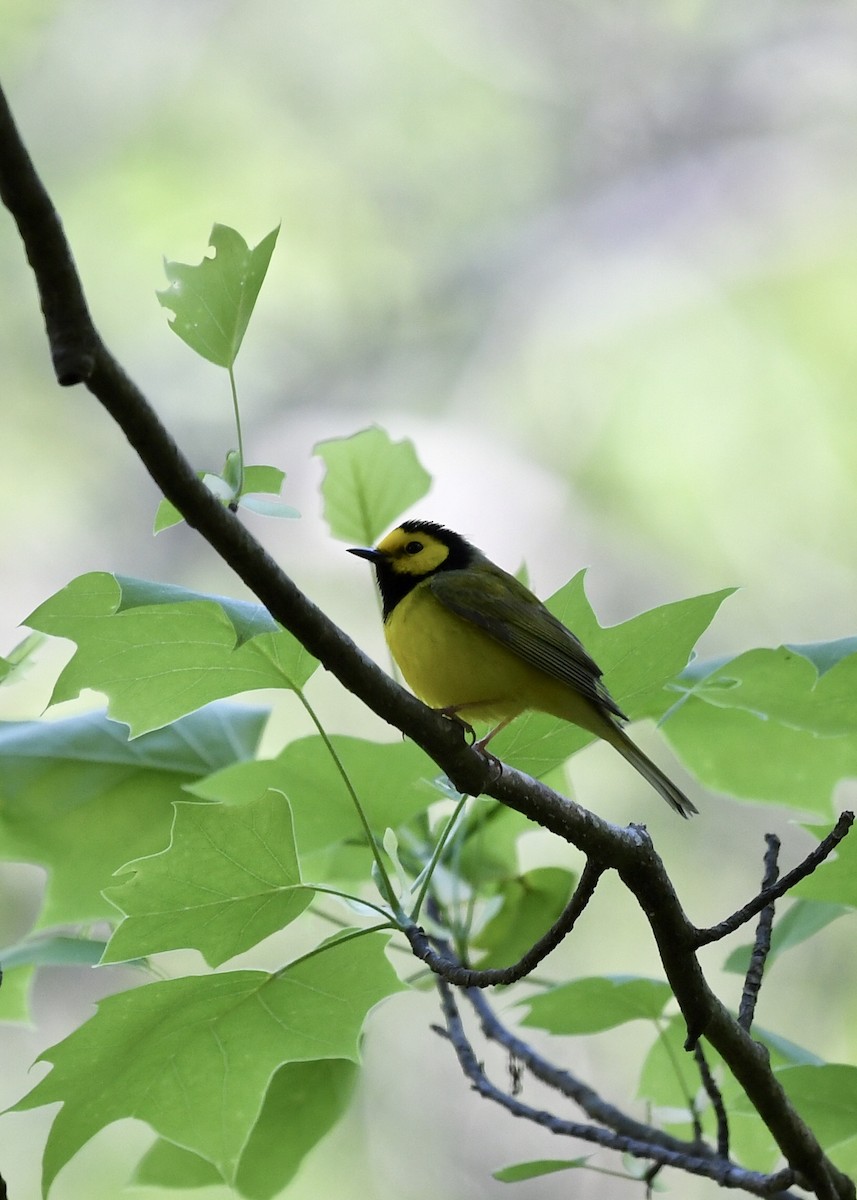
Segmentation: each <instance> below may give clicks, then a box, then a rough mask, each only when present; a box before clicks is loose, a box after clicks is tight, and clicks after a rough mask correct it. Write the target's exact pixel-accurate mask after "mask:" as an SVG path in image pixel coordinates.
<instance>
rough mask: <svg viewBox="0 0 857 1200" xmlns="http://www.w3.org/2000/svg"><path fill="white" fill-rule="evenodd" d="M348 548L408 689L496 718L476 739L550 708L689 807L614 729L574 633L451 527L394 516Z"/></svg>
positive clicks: (595, 673) (619, 718) (614, 711)
mask: <svg viewBox="0 0 857 1200" xmlns="http://www.w3.org/2000/svg"><path fill="white" fill-rule="evenodd" d="M349 553H351V554H357V555H359V557H360V558H366V559H368V560H369V562H371V563H373V564H374V566H375V574H376V576H377V580H378V588H379V590H380V592H381V600H382V603H383V608H384V634H385V636H386V639H387V645H388V646H389V647H390V651H391V653H392V655H393V658H394V659H395V660H396V662H397V663H398V665H399V667H400V669H401V672H402V675H403V676H404V678H405V680H406V681H407V683H408V684H409V686H410V687H411V688H412V690H413V691H414V693H415V694H416V695H417V696H419V698H420V699H421V700H422V701H423V702H424V703H425V704H428V705H430V707H432V708H436V709H439V710H440V711H441V712H443V713H444V714H445V715H446V716H449V717H455V718H457V719H459V720H461V721H462V722H464V723H465V724H467V723H469V722H470V721H491V722H497V724H496V725H495V727H494V728H493V729H492V730H491V731H490V732H489V733H488V734H487V736H486V737H484V738H482V739H481V740H480V741H479V742H477V743H476V746H477V748H478V749H479V750H481V751H483V752H485V747H486V746H487V745H488V743H489V742H490V740H491V738H493V737H494V736H495V735H496V734H497V733H499V732H500V730H501V729H503V728H505V726H506V725H508V724H509V722H510V721H513V720H514V719H515V717H517V716H519V715H520V714H521V713H522V712H526V711H527V710H530V709H534V710H536V711H537V712H544V713H550V714H551V716H554V717H561V718H562V719H563V720H565V721H570V722H571V723H572V724H574V725H579V726H580V727H581V728H582V729H586V730H588V731H589V732H590V733H594V734H596V735H597V736H598V737H600V738H603V739H604V741H605V742H609V743H610V745H611V746H613V747H615V749H616V750H618V751H619V753H620V754H621V755H622V757H623V758H626V759H627V760H628V762H629V763H631V765H632V766H633V767H635V768H636V769H637V770H638V771H639V772H640V774H641V775H642V776H643V778H644V779H645V780H647V781H648V782H649V783H650V784H651V785H652V787H653V788H654V789H655V790H656V791H657V792H658V793H659V795H661V796H663V798H664V800H666V802H667V804H668V805H669V806H670V808H672V809H674V810H675V812H677V813H679V814H680V815H681V816H682V817H689V816H690V815H691V813H695V812H697V811H698V810H697V809H696V808H695V807H694V805H693V804H692V803H691V801H690V800H688V798H687V796H685V795H684V793H683V792H682V791H681V790H680V789H679V788H677V787H676V785H675V784H674V783H673V782H672V780H670V779H668V778H667V776H666V775H665V774H664V773H663V771H662V770H661V769H660V767H657V766H656V765H655V764H654V763H653V762H652V761H651V759H649V758H647V757H646V755H645V754H644V753H643V752H642V750H640V749H639V748H638V747H637V746H635V745H634V743H633V742H632V741H631V739H630V738H629V737H628V735H627V734H626V733H625V732H624V730H623V729H622V724H624V722H625V721H627V717H626V716H625V714H624V713H623V712H622V710H621V709H620V708H619V706H618V705H617V704H616V702H615V700H614V699H613V697H612V696H611V695H610V693H609V692H608V691H607V688H606V687H605V686H604V684H603V683H602V682H601V671H600V670H599V669H598V667H597V666H596V664H595V663H594V662H593V660H592V659H591V658H590V657H589V655H588V654H587V653H586V651H585V650H584V648H583V646H582V645H581V643H580V642H579V641H578V639H577V638H576V637H575V636H574V634H573V633H571V631H570V630H568V629H566V627H565V626H564V625H563V624H562V622H561V621H558V620H557V619H556V617H554V616H553V614H552V613H550V612H549V611H548V609H546V608H545V606H544V605H543V604H542V602H541V601H540V600H539V599H537V597H536V596H534V595H533V593H532V592H531V591H530V590H529V588H526V587H524V585H523V584H522V583H520V582H519V581H518V580H517V579H515V577H514V576H513V575H509V574H508V573H507V572H506V571H504V570H502V569H501V568H500V567H498V566H495V564H494V563H492V562H491V561H490V560H489V559H487V558H486V557H485V555H484V554H483V553H482V552H481V551H480V550H477V549H476V547H475V546H471V544H470V543H469V542H468V541H466V540H465V539H464V538H463V537H461V536H460V534H457V533H453V532H452V530H451V529H445V528H444V527H443V526H442V525H436V524H435V523H434V522H433V521H405V522H404V523H403V524H402V525H400V526H399V528H398V529H394V530H393V532H392V533H390V534H388V535H387V536H386V537H385V538H384V539H383V541H381V542H379V543H378V545H377V546H375V547H374V548H371V547H364V546H356V547H352V548H351V549H350V550H349Z"/></svg>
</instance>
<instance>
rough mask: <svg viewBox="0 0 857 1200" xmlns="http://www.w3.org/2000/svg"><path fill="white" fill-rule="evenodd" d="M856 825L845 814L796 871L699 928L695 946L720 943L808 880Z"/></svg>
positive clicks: (849, 813)
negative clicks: (716, 921) (710, 923)
mask: <svg viewBox="0 0 857 1200" xmlns="http://www.w3.org/2000/svg"><path fill="white" fill-rule="evenodd" d="M853 824H854V814H853V813H852V812H847V811H846V812H844V813H842V814H841V815H840V817H839V820H838V821H837V822H836V824H835V825H834V826H833V829H831V831H830V833H829V834H828V835H827V837H826V838H824V839H823V840H822V841H820V842H819V843H818V845H817V846H816V847H815V849H814V850H812V851H811V852H810V853H809V854H808V855H807V856H806V858H805V859H804V860H803V862H802V863H799V864H798V866H796V867H795V868H794V870H792V871H789V872H788V874H786V875H784V876H783V877H782V879H780V880H779V882H778V883H775V884H772V885H771V886H770V887H765V888H763V889H762V891H761V892H759V894H758V896H756V897H754V899H752V900H751V901H750V902H749V904H745V905H744V907H743V908H739V909H738V910H737V912H734V913H732V915H731V917H727V918H726V920H725V921H720V923H719V924H717V925H712V926H710V928H708V929H698V930H697V931H696V934H695V936H694V945H695V946H708V945H709V944H710V943H711V942H719V941H720V939H721V938H725V937H727V936H728V935H729V934H730V933H734V932H735V930H736V929H740V928H741V926H742V925H746V923H747V922H748V921H751V920H752V919H753V917H755V916H756V915H757V914H758V913H760V912H761V911H762V909H763V908H765V907H766V906H767V905H768V904H771V903H772V902H773V901H774V900H779V898H780V897H781V896H784V895H785V894H786V892H788V891H790V890H791V889H792V888H793V887H794V886H795V884H796V883H800V881H801V880H802V879H806V877H807V875H811V874H812V873H813V871H814V870H816V868H817V867H820V866H821V864H822V863H823V862H824V860H825V859H826V858H827V857H828V856H829V855H830V854H832V853H833V851H834V850H835V849H836V847H837V846H838V845H839V843H840V842H841V841H842V839H843V838H844V837H845V836H846V835H847V833H848V831H849V830H850V828H851V826H852V825H853Z"/></svg>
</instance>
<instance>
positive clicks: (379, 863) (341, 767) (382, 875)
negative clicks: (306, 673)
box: [296, 689, 406, 921]
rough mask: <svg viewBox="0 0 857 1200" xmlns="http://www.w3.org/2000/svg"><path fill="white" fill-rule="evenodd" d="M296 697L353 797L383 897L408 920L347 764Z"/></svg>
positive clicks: (313, 713) (307, 705) (310, 710)
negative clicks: (346, 767)
mask: <svg viewBox="0 0 857 1200" xmlns="http://www.w3.org/2000/svg"><path fill="white" fill-rule="evenodd" d="M296 695H297V697H298V699H299V700H300V702H301V704H302V705H303V706H304V709H305V710H306V713H307V716H308V717H309V719H310V720H311V721H312V723H313V725H314V726H315V727H316V729H317V730H318V735H319V737H320V738H321V740H322V741H323V742H324V745H325V747H326V749H327V752H328V754H329V755H330V757H331V759H332V761H333V764H334V766H335V767H336V769H337V771H338V772H339V775H340V777H341V779H342V782H343V783H344V784H345V790H346V791H347V792H348V795H349V796H350V797H351V803H352V804H353V805H354V809H355V811H356V813H357V816H358V817H359V819H360V824H361V825H362V826H363V832H364V834H365V835H366V841H367V842H368V843H369V849H370V850H371V851H372V857H373V859H374V860H375V866H376V868H377V870H378V877H379V879H380V882H381V886H380V887H379V891H380V892H381V895H382V896H383V897H384V899H385V900H386V902H387V903H388V904H389V905H390V908H391V909H392V910H393V913H394V914H395V917H396V920H397V921H398V920H401V921H404V920H405V919H406V918H405V916H404V913H402V911H401V908H400V906H399V903H398V901H397V899H396V893H395V891H394V890H393V885H392V883H391V882H390V876H389V875H388V874H387V868H386V867H385V866H384V859H383V857H382V855H381V851H380V849H379V848H378V843H377V842H376V840H375V835H374V833H373V832H372V827H371V826H370V824H369V819H368V817H367V816H366V813H365V811H364V809H363V805H362V804H361V803H360V798H359V797H358V795H357V792H356V790H355V788H354V784H353V783H352V782H351V779H350V777H349V775H348V772H347V771H346V769H345V764H344V763H343V761H342V759H341V758H340V757H339V755H338V754H337V753H336V747H335V746H334V744H333V742H331V740H330V738H329V737H328V735H327V731H326V730H325V728H324V726H323V725H322V723H321V721H320V720H319V719H318V715H317V714H316V711H315V709H314V708H313V706H312V705H311V704H310V702H309V700H307V698H306V696H305V695H304V693H303V691H302V690H300V689H298V690H297V691H296Z"/></svg>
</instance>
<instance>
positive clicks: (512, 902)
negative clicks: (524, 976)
mask: <svg viewBox="0 0 857 1200" xmlns="http://www.w3.org/2000/svg"><path fill="white" fill-rule="evenodd" d="M574 881H575V876H574V875H572V873H571V872H570V871H564V870H563V869H562V868H561V867H536V868H535V869H534V870H532V871H527V872H526V873H525V874H523V875H519V876H518V877H517V878H515V879H510V880H508V881H507V882H506V884H505V885H504V886H503V888H502V889H501V892H500V895H501V897H502V904H501V906H500V909H499V911H498V912H497V913H496V914H495V915H494V916H493V917H492V918H491V920H490V921H489V922H488V923H487V925H485V927H484V928H483V929H482V930H480V932H479V933H478V934H477V935H476V936H474V938H473V939H472V940H473V943H474V944H475V945H476V946H479V947H480V948H481V949H483V950H486V951H487V954H486V955H485V956H484V957H483V958H480V959H479V962H478V966H479V968H480V970H483V969H485V968H486V967H507V966H511V965H512V963H515V962H517V961H518V959H519V958H520V957H521V956H522V955H523V954H525V953H526V952H527V950H529V948H530V947H531V946H532V945H533V943H534V942H536V941H538V939H539V938H540V937H541V936H542V935H543V934H545V933H547V931H548V929H550V927H551V925H552V924H553V923H554V921H556V919H557V918H558V917H559V915H560V913H561V912H562V910H563V909H564V908H565V906H566V904H567V903H568V899H569V896H570V895H571V889H572V887H573V886H574Z"/></svg>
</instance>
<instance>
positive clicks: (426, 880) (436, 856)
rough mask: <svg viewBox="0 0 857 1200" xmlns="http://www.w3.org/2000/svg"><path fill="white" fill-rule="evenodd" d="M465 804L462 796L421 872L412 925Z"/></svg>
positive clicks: (465, 798) (412, 914) (465, 799)
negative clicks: (420, 882)
mask: <svg viewBox="0 0 857 1200" xmlns="http://www.w3.org/2000/svg"><path fill="white" fill-rule="evenodd" d="M466 803H467V797H466V796H464V795H462V796H461V798H460V799H459V801H458V803H457V804H456V806H455V811H454V812H453V814H452V816H451V817H450V818H449V820H448V821H447V823H446V827H445V828H444V831H443V833H442V834H441V835H440V837H439V838H438V842H437V845H436V846H435V848H434V853H433V854H432V856H431V858H430V859H429V862H428V863H427V865H426V867H425V869H424V871H423V881H422V884H421V886H420V890H419V894H418V895H417V902H416V904H415V905H414V908H413V912H412V913H411V920H412V921H413V922H414V924H416V922H417V921H418V920H419V916H420V909H421V908H422V906H423V901H424V900H425V898H426V893H427V892H428V889H429V884H430V883H431V877H432V875H433V874H434V869H435V867H436V866H437V864H438V863H439V862H440V856H441V854H443V851H444V848H445V846H446V844H447V842H448V841H449V838H450V836H451V834H452V831H453V829H454V828H455V825H456V823H457V821H458V818H459V817H460V816H461V811H462V809H463V808H464V805H465V804H466Z"/></svg>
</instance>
